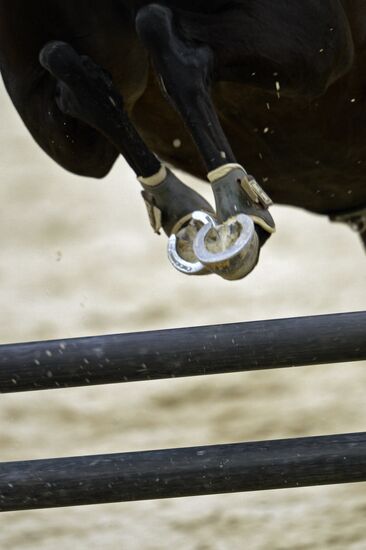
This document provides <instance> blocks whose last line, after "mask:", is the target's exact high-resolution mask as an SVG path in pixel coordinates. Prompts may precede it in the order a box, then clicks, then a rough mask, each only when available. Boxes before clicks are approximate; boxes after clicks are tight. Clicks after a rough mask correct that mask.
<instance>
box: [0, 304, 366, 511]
mask: <svg viewBox="0 0 366 550" xmlns="http://www.w3.org/2000/svg"><path fill="white" fill-rule="evenodd" d="M365 359H366V312H359V313H345V314H336V315H325V316H315V317H303V318H296V319H281V320H275V321H259V322H252V323H240V324H231V325H220V326H210V327H202V328H201V327H199V328H191V329H189V328H187V329H175V330H166V331H154V332H145V333H139V334H124V335H114V336H102V337H91V338H78V339H70V340H57V341H56V340H54V341H48V342H34V343H28V344H11V345H3V346H0V393H12V392H22V391H34V390H46V389H53V388H66V387H72V386H87V385H95V384H108V383H117V382H132V381H138V380H150V379H161V378H170V377H173V378H174V377H183V376H199V375H207V374H219V373H229V372H238V371H252V370H259V369H270V368H285V367H295V366H296V367H299V366H305V365H315V364H317V365H318V364H325V363H339V362H347V361H360V360H365ZM361 481H366V433H357V434H344V435H333V436H330V435H329V436H321V437H307V438H298V439H288V440H277V441H262V442H251V443H238V444H232V445H214V446H207V447H194V448H186V449H166V450H160V451H145V452H134V453H123V454H115V455H100V456H89V457H74V458H55V459H48V460H30V461H22V462H7V463H0V511H16V510H29V509H36V508H51V507H52V508H53V507H60V506H79V505H84V504H101V503H108V502H123V501H134V500H147V499H162V498H174V497H182V496H196V495H209V494H219V493H234V492H243V491H259V490H265V489H280V488H290V487H304V486H313V485H314V486H315V485H325V484H338V483H352V482H361Z"/></svg>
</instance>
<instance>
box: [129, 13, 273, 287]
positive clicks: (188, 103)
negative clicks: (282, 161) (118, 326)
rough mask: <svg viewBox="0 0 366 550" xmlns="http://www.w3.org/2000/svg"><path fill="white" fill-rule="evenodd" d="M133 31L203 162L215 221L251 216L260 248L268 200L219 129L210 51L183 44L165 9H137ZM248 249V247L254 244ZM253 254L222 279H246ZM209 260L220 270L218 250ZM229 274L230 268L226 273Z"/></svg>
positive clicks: (268, 224) (220, 231) (266, 231)
mask: <svg viewBox="0 0 366 550" xmlns="http://www.w3.org/2000/svg"><path fill="white" fill-rule="evenodd" d="M136 27H137V31H138V33H139V36H140V38H141V39H142V41H143V43H144V44H145V46H146V47H147V48H148V49H149V51H150V53H151V55H152V57H153V61H154V64H155V68H156V70H157V72H158V74H159V76H160V78H161V82H162V85H163V89H164V90H165V92H166V94H167V95H168V97H169V98H170V99H171V100H172V102H173V104H174V106H175V107H176V109H177V110H178V112H179V113H180V114H181V115H182V117H183V119H184V121H185V123H186V124H187V126H188V128H189V130H190V132H191V134H192V137H193V139H194V140H195V142H196V145H197V147H198V149H199V151H200V153H201V155H202V157H203V159H204V161H205V163H206V167H207V170H208V172H209V174H208V177H209V179H210V181H211V183H212V188H213V192H214V195H215V201H216V214H217V218H218V220H219V222H226V221H227V220H232V219H234V220H235V223H236V222H238V221H240V220H239V219H238V215H240V214H245V215H247V216H250V217H251V219H252V220H253V221H254V223H255V230H256V234H255V233H254V227H253V239H255V240H256V241H257V243H258V241H259V242H260V244H261V245H262V244H263V243H264V242H265V241H266V240H267V239H268V237H269V236H270V234H271V233H273V232H274V229H275V228H274V222H273V219H272V217H271V215H270V214H269V212H268V206H269V205H270V204H271V201H270V199H269V198H268V197H267V195H266V194H265V193H264V192H263V190H262V189H261V188H260V187H259V185H258V184H257V183H256V182H255V180H254V178H252V177H250V176H248V174H247V173H246V172H245V170H244V169H243V168H242V167H241V166H239V165H238V164H237V163H236V159H235V157H234V154H233V152H232V150H231V147H230V144H229V143H228V140H227V138H226V136H225V134H224V132H223V130H222V128H221V125H220V122H219V119H218V116H217V114H216V111H215V108H214V106H213V103H212V100H211V97H210V93H209V85H210V79H211V69H212V63H213V58H212V52H211V50H210V49H209V48H208V47H206V46H192V45H188V44H187V43H185V41H184V40H183V39H182V38H181V37H180V36H179V33H178V31H177V30H176V28H175V24H174V21H173V15H172V12H171V11H170V9H169V8H166V7H162V6H159V5H155V4H152V5H149V6H147V7H145V8H142V9H141V10H140V11H139V12H138V14H137V18H136ZM215 232H216V234H217V235H219V237H220V239H219V240H220V241H221V242H222V241H223V240H227V243H230V242H232V241H233V233H235V230H234V229H233V227H230V231H229V232H230V234H231V235H230V236H229V237H228V239H226V234H227V228H226V227H225V228H218V227H215V228H213V232H211V236H214V234H215ZM202 244H204V243H203V241H202ZM247 244H248V243H247ZM250 244H251V245H253V242H252V241H251V243H250ZM225 246H226V245H224V247H225ZM229 246H230V244H228V247H229ZM221 248H222V247H221ZM258 255H259V249H258V244H257V252H256V254H254V255H253V254H251V255H250V259H249V258H247V262H245V261H243V262H242V264H243V265H242V269H239V271H237V266H236V267H235V271H236V273H235V274H233V273H231V274H226V275H228V278H229V277H231V276H232V277H233V278H241V277H242V276H244V275H246V274H247V273H248V272H249V271H251V270H252V269H253V268H254V266H255V265H256V263H257V260H258ZM210 258H211V261H212V264H213V265H214V264H215V263H216V262H217V264H218V269H219V270H220V267H219V264H220V265H221V264H222V263H223V261H222V249H221V250H220V253H219V254H217V255H215V254H210ZM243 260H244V259H243ZM245 263H246V265H244V264H245ZM232 269H233V268H232V267H231V268H229V271H230V270H232ZM221 274H222V273H221Z"/></svg>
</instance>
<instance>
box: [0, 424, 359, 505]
mask: <svg viewBox="0 0 366 550" xmlns="http://www.w3.org/2000/svg"><path fill="white" fill-rule="evenodd" d="M360 481H366V433H356V434H345V435H331V436H330V435H329V436H322V437H307V438H300V439H284V440H277V441H261V442H253V443H238V444H232V445H214V446H209V447H193V448H185V449H184V448H183V449H167V450H162V451H145V452H134V453H124V454H114V455H100V456H87V457H75V458H57V459H50V460H35V461H26V462H8V463H2V464H0V511H2V512H5V511H16V510H30V509H38V508H54V507H62V506H80V505H86V504H102V503H111V502H124V501H135V500H150V499H163V498H175V497H185V496H197V495H211V494H219V493H236V492H244V491H261V490H265V489H283V488H290V487H305V486H313V485H327V484H339V483H352V482H360Z"/></svg>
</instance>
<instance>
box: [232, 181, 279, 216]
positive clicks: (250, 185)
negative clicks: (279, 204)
mask: <svg viewBox="0 0 366 550" xmlns="http://www.w3.org/2000/svg"><path fill="white" fill-rule="evenodd" d="M240 185H241V187H242V188H243V189H244V191H245V192H246V193H247V195H248V196H249V197H250V198H251V200H252V201H253V202H255V203H256V204H260V205H261V206H262V207H263V208H265V209H266V210H267V209H268V208H269V207H270V206H272V205H273V201H272V199H271V197H270V196H269V195H267V193H266V192H265V190H264V189H263V188H262V187H261V186H260V185H259V183H258V182H257V180H256V179H255V178H253V176H250V175H249V174H245V175H244V177H243V179H242V180H241V182H240Z"/></svg>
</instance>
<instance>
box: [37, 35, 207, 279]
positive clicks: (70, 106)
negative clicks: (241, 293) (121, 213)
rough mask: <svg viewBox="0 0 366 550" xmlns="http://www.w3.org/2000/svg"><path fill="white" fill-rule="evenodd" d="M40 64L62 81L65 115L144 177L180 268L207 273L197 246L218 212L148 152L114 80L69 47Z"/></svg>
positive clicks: (54, 47)
mask: <svg viewBox="0 0 366 550" xmlns="http://www.w3.org/2000/svg"><path fill="white" fill-rule="evenodd" d="M40 62H41V64H42V66H43V67H44V68H45V69H47V71H49V73H50V74H51V75H52V76H53V77H54V78H55V79H57V95H56V98H55V99H56V102H57V105H58V107H59V109H60V110H61V111H62V112H63V113H64V114H66V115H68V116H71V117H73V118H76V119H79V120H81V121H82V122H84V123H86V124H87V125H88V126H91V127H93V128H95V129H96V130H98V132H100V133H101V134H103V135H104V136H105V137H106V138H107V139H108V141H109V142H111V143H112V144H113V145H114V147H115V148H116V150H117V151H118V152H119V153H120V154H121V155H122V156H123V157H124V158H125V159H126V161H127V162H128V164H129V165H130V166H131V168H132V169H133V170H134V172H135V173H136V175H137V176H138V179H139V181H140V183H141V184H142V186H143V189H144V190H143V197H144V199H145V203H146V206H147V208H148V213H149V218H150V222H151V225H152V226H153V228H154V230H155V232H157V233H158V232H159V230H160V228H161V227H162V228H163V229H164V231H165V233H166V234H167V235H168V236H171V237H172V239H174V247H172V243H170V259H171V261H172V263H173V264H174V266H175V267H176V268H177V269H179V270H180V271H182V272H184V273H187V274H205V273H207V269H206V268H205V266H203V265H202V264H201V263H200V262H199V261H197V258H196V257H195V255H194V251H193V240H194V238H195V236H196V234H197V232H198V230H199V229H200V228H201V227H202V225H203V223H204V220H205V219H206V216H207V215H208V213H211V212H212V208H211V206H210V205H209V204H208V203H207V201H205V199H203V198H202V197H201V196H200V195H199V194H198V193H196V192H195V191H193V190H192V189H190V188H189V187H188V186H186V185H184V184H183V183H182V182H181V181H180V180H179V179H178V178H177V177H176V176H175V175H174V174H173V173H172V172H171V171H170V170H169V169H168V168H167V167H166V166H164V165H163V164H162V163H161V162H160V160H159V159H158V158H157V157H156V156H155V155H154V153H152V152H151V151H150V150H149V149H148V147H147V146H146V144H145V143H144V141H143V140H142V138H141V137H140V135H139V134H138V133H137V131H136V130H135V128H134V126H133V125H132V123H131V121H130V119H129V116H128V114H127V113H126V111H125V109H124V105H123V99H122V97H121V95H120V94H119V93H118V91H117V90H116V89H115V88H114V85H113V82H112V79H111V77H110V76H109V75H108V74H107V73H106V72H105V71H104V70H103V69H102V68H101V67H99V66H98V65H96V64H95V63H94V62H93V61H92V60H91V59H90V58H89V57H86V56H80V55H79V54H78V53H77V52H76V51H75V50H74V49H73V48H72V47H71V46H70V45H68V44H66V43H63V42H51V43H49V44H47V45H46V46H45V47H44V48H43V50H42V51H41V54H40ZM197 211H199V212H200V214H197ZM193 213H195V216H194V217H193V216H192V215H193Z"/></svg>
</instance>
